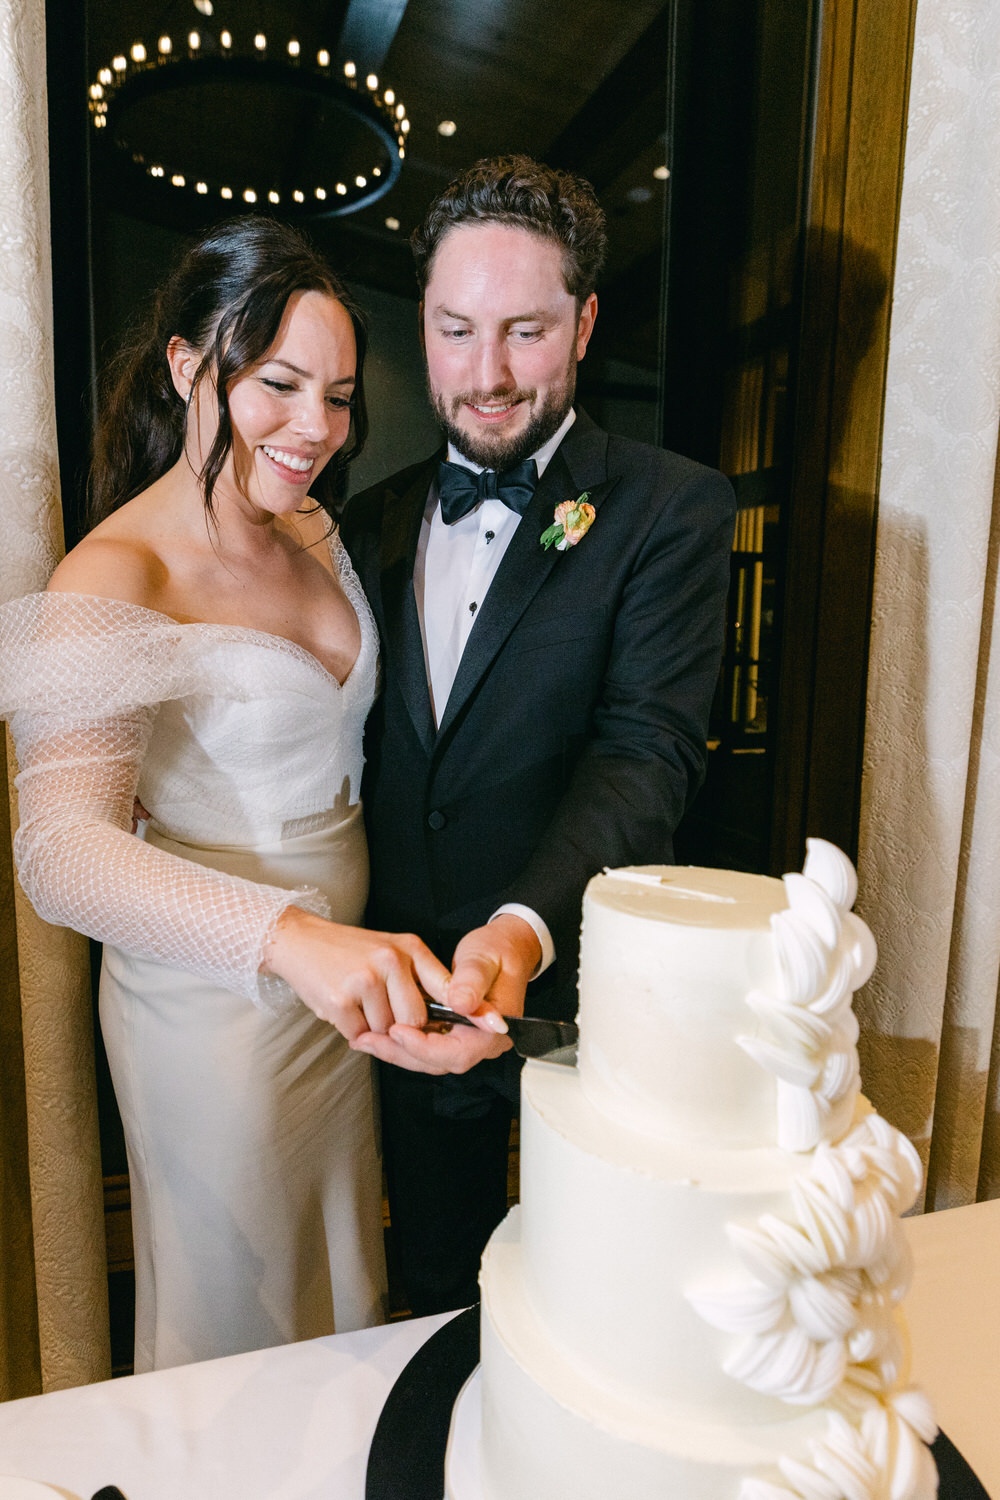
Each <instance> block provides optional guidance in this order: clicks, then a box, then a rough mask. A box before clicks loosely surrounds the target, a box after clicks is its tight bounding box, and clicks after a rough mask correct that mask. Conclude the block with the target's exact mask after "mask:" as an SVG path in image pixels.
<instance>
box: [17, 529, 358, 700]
mask: <svg viewBox="0 0 1000 1500" xmlns="http://www.w3.org/2000/svg"><path fill="white" fill-rule="evenodd" d="M337 535H338V534H337V533H336V532H331V533H330V541H329V546H330V555H331V557H332V558H333V561H334V563H335V565H336V567H337V578H338V580H339V582H340V583H341V584H343V581H344V570H343V568H342V566H341V562H340V558H339V557H338V556H337V554H336V553H335V552H334V549H333V539H334V537H337ZM338 541H339V537H338ZM340 549H341V552H342V554H343V556H344V557H346V556H347V553H346V549H345V548H344V545H343V543H342V542H341V543H340ZM344 595H345V598H346V599H347V602H348V604H350V606H351V608H352V609H353V610H354V614H355V618H356V619H357V622H358V626H359V628H360V630H361V645H360V646H359V647H358V654H357V656H356V657H355V658H354V660H353V662H352V663H351V667H350V671H349V672H348V674H347V676H346V677H345V678H344V679H343V680H341V679H340V678H339V677H338V676H337V675H336V673H334V672H331V671H330V669H329V668H328V667H325V666H324V665H323V663H322V662H321V661H320V659H319V657H318V656H317V655H316V653H315V652H314V651H310V650H309V648H308V646H303V645H302V643H301V642H300V641H293V640H292V638H291V636H287V635H279V634H278V633H277V632H276V631H272V630H258V629H257V628H256V626H254V625H230V624H227V623H226V622H225V621H223V620H175V619H174V617H173V615H168V614H166V613H165V612H164V611H163V610H160V609H151V608H150V606H149V605H148V604H135V603H133V602H132V601H131V600H129V599H115V598H114V597H113V596H112V595H109V594H81V593H78V592H76V591H75V590H72V589H58V590H56V591H55V592H54V593H49V592H48V591H47V590H43V591H42V593H41V594H40V595H39V597H40V598H43V599H60V598H61V599H93V600H95V601H97V602H99V603H101V604H115V605H117V606H118V607H119V609H130V610H135V612H136V613H137V614H142V615H151V616H152V617H153V618H154V619H156V620H164V621H166V622H167V623H168V624H170V625H172V626H173V627H174V629H175V630H199V631H202V632H205V631H212V630H219V631H224V632H225V633H226V634H227V635H228V636H234V635H235V636H241V637H247V638H248V639H250V640H253V639H255V638H256V639H257V640H259V641H261V642H280V644H281V646H282V647H284V648H286V649H287V650H289V651H290V652H291V653H292V654H293V655H299V656H300V657H301V658H302V659H303V660H304V661H306V662H308V663H310V664H311V665H312V666H314V667H315V668H316V670H317V671H318V672H320V673H322V675H323V676H324V677H325V678H327V679H328V680H329V681H330V682H332V683H333V684H334V686H335V687H337V688H340V689H341V690H343V689H344V688H346V687H347V684H348V683H349V682H350V681H351V679H352V677H353V676H354V675H355V671H356V669H357V665H358V662H359V661H360V660H361V658H362V656H363V655H364V651H365V627H364V622H363V620H362V618H361V613H360V611H359V609H358V607H357V604H356V603H355V601H354V600H353V599H352V598H351V596H350V594H349V593H348V591H347V590H346V589H345V590H344ZM272 649H273V648H272Z"/></svg>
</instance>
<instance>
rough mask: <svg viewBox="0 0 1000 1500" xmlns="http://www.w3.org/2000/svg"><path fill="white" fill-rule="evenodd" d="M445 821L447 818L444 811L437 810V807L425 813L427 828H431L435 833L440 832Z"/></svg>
mask: <svg viewBox="0 0 1000 1500" xmlns="http://www.w3.org/2000/svg"><path fill="white" fill-rule="evenodd" d="M447 821H448V819H447V818H446V817H445V815H444V813H443V812H438V810H437V808H435V809H434V811H433V812H432V813H428V814H427V826H428V828H433V830H434V832H435V833H440V832H441V829H442V828H443V827H444V826H445V824H446V823H447Z"/></svg>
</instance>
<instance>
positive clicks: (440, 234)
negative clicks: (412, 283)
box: [410, 155, 608, 304]
mask: <svg viewBox="0 0 1000 1500" xmlns="http://www.w3.org/2000/svg"><path fill="white" fill-rule="evenodd" d="M479 223H492V224H511V225H513V226H514V227H515V228H519V229H527V230H530V232H531V233H532V234H537V235H540V236H541V237H542V238H543V239H547V240H552V241H554V243H555V244H557V245H559V246H560V248H561V250H562V258H563V280H564V281H565V283H566V290H567V291H568V292H569V294H570V295H571V296H572V297H575V298H576V300H577V303H578V304H579V303H583V302H584V301H586V299H587V298H588V297H589V296H590V294H591V292H592V291H593V290H594V287H595V285H596V283H597V278H598V277H599V276H600V274H601V269H602V267H603V265H604V260H605V256H606V255H607V249H608V237H607V230H606V223H607V221H606V219H605V215H604V210H603V209H602V207H601V205H600V204H599V203H598V201H597V194H596V193H595V192H594V189H593V188H592V187H591V185H590V183H589V182H588V181H587V180H586V178H585V177H577V176H576V175H575V174H574V173H572V172H560V171H558V170H556V169H555V168H553V167H546V166H543V165H542V163H541V162H537V161H534V160H533V159H532V158H531V157H530V156H520V155H518V156H488V157H484V158H483V159H482V160H481V161H477V162H476V163H475V165H474V166H471V167H468V168H467V169H466V170H465V171H464V172H462V173H461V174H460V175H459V176H458V177H456V178H455V179H454V180H453V181H452V182H450V183H449V184H448V186H447V187H446V188H445V190H444V192H443V193H441V194H439V196H438V197H437V198H435V199H434V202H433V203H432V204H431V206H430V208H429V209H428V210H427V215H426V217H425V219H424V222H423V223H422V224H421V225H420V227H419V229H415V230H414V232H413V234H412V235H411V237H410V244H411V245H412V247H413V257H414V260H415V261H416V265H417V280H418V282H419V283H420V290H421V292H423V291H424V288H425V287H426V285H427V282H428V280H429V278H430V274H431V268H432V266H433V264H434V256H435V254H436V252H437V249H438V246H439V245H440V243H441V241H442V239H443V238H444V236H445V235H446V234H447V233H448V231H449V230H450V229H454V228H456V227H457V226H458V225H460V224H479Z"/></svg>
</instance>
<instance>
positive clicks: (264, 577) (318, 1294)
mask: <svg viewBox="0 0 1000 1500" xmlns="http://www.w3.org/2000/svg"><path fill="white" fill-rule="evenodd" d="M364 344H365V338H364V329H363V325H362V323H361V320H360V317H359V314H358V312H357V310H356V309H355V307H354V305H353V303H352V302H351V300H350V298H349V297H348V295H347V294H346V293H345V291H344V289H343V288H342V287H341V285H340V284H339V282H338V281H337V280H336V278H335V277H334V276H333V275H332V273H331V271H330V269H329V267H328V266H327V265H326V262H325V261H324V260H323V259H322V258H321V257H320V256H319V255H318V254H317V253H316V252H315V251H314V250H313V249H312V248H311V247H310V246H309V245H308V243H307V242H306V241H304V240H303V239H302V238H301V237H300V236H299V235H298V234H296V233H295V232H294V231H292V230H290V229H288V228H287V227H285V226H283V225H280V224H277V223H274V222H270V221H267V220H263V219H244V220H232V221H230V222H229V223H227V224H224V225H223V226H221V227H220V228H217V229H215V230H214V231H212V232H211V233H210V234H209V235H208V236H207V237H206V238H205V239H204V240H203V241H202V242H201V243H200V244H198V245H196V246H195V247H194V248H193V249H192V250H191V251H190V252H189V253H188V254H187V256H186V257H185V259H184V261H183V262H182V263H181V265H180V266H179V267H178V269H177V271H176V272H175V273H174V275H173V276H172V277H171V279H170V280H169V282H168V283H167V284H166V286H165V287H164V288H163V290H162V292H161V294H160V296H159V298H158V300H157V304H156V308H155V311H154V314H153V316H152V318H151V319H150V321H149V323H148V325H147V328H146V330H145V334H144V337H143V338H142V340H141V343H139V344H137V345H136V347H135V348H134V349H133V350H132V351H131V352H130V353H129V354H128V355H127V356H126V357H125V358H124V359H123V360H122V361H121V362H120V363H119V366H118V370H117V377H116V379H115V380H114V382H113V386H112V389H111V393H110V397H109V399H108V401H107V403H106V405H105V408H104V412H103V417H102V421H101V426H100V430H99V434H98V440H97V447H96V459H95V466H94V478H93V499H94V501H95V504H96V507H97V510H98V513H99V514H100V515H101V516H102V517H103V519H101V520H100V522H99V524H98V525H97V526H96V527H95V529H94V530H93V531H91V532H90V534H89V535H88V536H87V537H86V538H85V539H84V540H83V541H82V542H81V543H80V544H79V546H77V547H76V548H75V549H74V550H73V551H72V552H71V553H70V554H69V555H68V556H67V557H66V558H65V559H64V560H63V562H62V563H61V564H60V565H59V567H58V568H57V569H56V571H55V573H54V574H53V576H52V580H51V582H50V584H49V588H48V592H47V593H45V594H41V595H32V596H29V597H28V598H26V599H22V600H18V601H15V602H14V603H13V604H11V605H8V606H7V607H6V608H5V609H4V610H2V611H0V644H2V661H3V665H2V667H0V713H3V714H4V715H5V716H8V717H11V719H12V729H13V732H14V736H15V742H16V746H17V753H18V759H19V763H20V776H19V778H18V791H19V797H20V830H19V833H18V836H17V840H16V846H15V853H16V858H17V861H18V869H19V874H20V878H21V882H22V884H23V886H24V889H25V890H26V892H27V893H28V895H29V896H30V898H31V900H32V901H33V902H34V904H35V906H36V908H37V909H38V911H39V912H40V914H41V915H42V916H43V917H45V918H46V919H47V920H48V921H50V922H56V923H60V924H63V925H66V926H72V927H75V928H77V929H78V930H80V931H82V932H85V933H87V934H89V935H90V936H91V937H94V938H97V939H99V940H100V941H102V942H103V943H104V962H103V968H102V974H101V986H100V1014H101V1025H102V1029H103V1032H104V1037H105V1042H106V1046H107V1051H108V1056H109V1059H110V1063H111V1070H112V1076H113V1080H114V1086H115V1092H116V1095H117V1098H118V1103H119V1107H120V1110H121V1114H122V1119H123V1122H124V1126H125V1135H126V1143H127V1148H128V1159H129V1172H130V1178H131V1190H132V1214H133V1225H134V1233H135V1260H136V1359H135V1368H136V1370H137V1371H142V1370H149V1369H155V1368H162V1367H164V1366H169V1365H175V1364H181V1363H185V1362H187V1361H190V1360H196V1359H206V1358H211V1357H214V1356H217V1355H223V1354H231V1353H235V1352H238V1351H241V1350H246V1349H254V1348H262V1347H266V1346H268V1345H271V1344H276V1343H280V1342H285V1341H287V1340H291V1339H298V1338H308V1337H312V1336H315V1335H318V1334H323V1333H331V1332H333V1331H334V1329H337V1330H340V1331H343V1330H345V1329H351V1328H358V1327H363V1326H366V1325H369V1324H372V1323H375V1322H378V1321H380V1318H381V1312H382V1299H383V1290H384V1267H383V1261H382V1224H381V1189H380V1182H381V1178H380V1166H379V1157H378V1151H377V1147H376V1136H375V1124H374V1110H375V1105H374V1100H373V1095H372V1079H371V1074H370V1059H369V1058H368V1057H367V1056H365V1055H364V1054H363V1053H361V1052H360V1051H355V1050H352V1047H351V1045H350V1044H351V1043H352V1042H354V1041H355V1040H357V1038H359V1037H360V1036H363V1035H365V1034H367V1033H370V1032H372V1031H380V1032H384V1031H386V1030H387V1029H388V1027H389V1026H390V1025H391V1024H393V1023H394V1022H405V1023H408V1024H412V1025H420V1024H421V1022H422V1021H423V1020H424V1019H425V1015H426V1013H425V1011H424V1006H423V999H422V992H426V993H428V994H430V995H432V996H433V997H435V998H436V999H443V998H444V987H445V984H446V982H447V972H446V970H445V969H444V968H443V966H442V965H441V964H440V963H439V962H438V961H437V959H436V958H434V956H433V955H432V954H431V953H430V951H429V950H428V949H427V948H425V947H424V945H423V944H422V943H421V942H420V941H419V940H418V939H416V938H414V937H409V936H397V935H388V934H384V933H374V932H366V931H364V930H363V929H362V928H360V926H359V925H358V924H359V923H360V922H361V920H362V917H363V914H364V908H365V899H366V893H367V882H368V866H367V853H366V847H365V838H364V829H363V823H362V816H361V807H360V803H359V800H358V798H359V787H360V779H361V768H362V751H361V737H362V729H363V726H364V721H365V716H366V714H367V712H368V709H369V707H370V705H371V702H372V698H373V696H374V693H375V688H376V668H377V641H376V635H375V627H374V623H373V620H372V616H371V613H370V611H369V609H368V606H367V604H366V602H365V599H364V597H363V595H362V593H361V589H360V586H359V584H358V582H357V579H356V577H355V576H354V573H353V571H352V569H351V565H350V563H349V561H348V559H347V556H346V553H345V552H344V549H343V547H342V546H341V543H340V540H339V538H338V536H337V533H336V531H335V530H334V529H333V525H332V522H331V520H330V517H329V514H328V509H327V507H329V506H330V504H331V503H332V497H333V495H334V493H335V492H336V489H337V482H338V478H339V477H340V476H341V475H342V473H343V470H344V468H345V467H346V465H347V463H348V462H349V461H350V459H351V458H353V457H354V456H355V455H356V454H357V452H358V451H359V450H360V447H361V444H362V442H363V440H364V437H365V433H366V427H367V423H366V416H365V407H364V396H363V389H362V361H363V354H364ZM135 797H138V799H139V801H140V803H141V804H142V805H143V806H144V807H148V808H150V809H152V812H153V816H152V817H150V818H149V821H148V823H147V824H146V832H145V837H144V838H136V837H134V836H133V835H132V833H131V831H130V830H131V827H132V811H133V799H134V798H135Z"/></svg>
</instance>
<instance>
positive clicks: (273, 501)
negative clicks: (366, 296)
mask: <svg viewBox="0 0 1000 1500" xmlns="http://www.w3.org/2000/svg"><path fill="white" fill-rule="evenodd" d="M356 360H357V355H356V345H355V338H354V328H353V325H352V323H351V318H350V315H349V313H348V312H347V311H346V309H345V308H344V306H343V305H342V303H340V302H338V301H337V300H336V299H335V298H333V297H331V296H328V295H327V294H326V293H324V292H312V291H305V292H297V293H295V294H294V295H293V296H292V297H290V298H289V300H288V304H287V306H286V308H285V313H284V316H283V318H282V321H281V326H280V328H279V330H278V335H277V337H276V339H275V341H274V343H273V344H272V345H271V348H270V349H269V350H268V352H267V355H266V357H265V358H264V359H263V360H262V361H261V362H260V363H259V364H258V365H256V366H255V367H253V368H252V369H250V370H248V371H246V373H245V374H243V375H240V376H239V377H238V378H237V379H236V380H234V381H233V382H232V384H231V385H230V388H229V416H230V421H231V423H232V430H233V447H232V452H231V453H230V455H229V458H228V460H227V462H226V465H225V467H224V468H223V470H222V473H221V474H220V476H219V482H218V486H217V489H216V492H215V494H216V497H217V502H219V503H222V504H223V505H226V504H229V505H234V502H235V506H234V508H235V509H236V510H238V511H242V510H244V509H245V506H244V504H243V502H245V501H247V500H248V501H249V502H250V504H251V505H252V506H253V508H254V511H255V512H257V513H258V517H255V519H258V518H259V513H260V512H263V513H264V515H265V516H287V515H293V514H294V513H295V511H296V510H297V509H298V508H299V506H301V504H302V499H303V496H304V494H305V493H306V491H307V490H308V488H309V486H310V484H311V483H312V482H313V481H314V480H315V478H316V477H317V475H318V474H319V473H320V472H321V471H322V470H323V468H324V467H325V466H326V464H327V463H328V462H329V460H330V459H331V458H332V457H333V455H334V454H335V453H336V452H337V450H338V449H340V448H342V447H343V445H344V443H345V442H346V441H347V437H348V433H349V431H350V426H351V412H352V399H353V394H354V383H355V366H356ZM192 404H193V405H194V407H195V411H194V412H193V414H192V418H189V422H188V452H189V457H190V459H191V462H192V464H193V465H195V466H196V467H200V465H201V464H202V463H203V462H204V459H205V456H206V454H207V453H208V450H209V448H210V447H211V445H212V442H213V441H214V438H215V434H216V430H217V427H218V407H217V405H216V397H215V391H214V388H213V386H212V385H211V383H210V382H208V381H205V382H200V383H199V384H198V385H197V386H196V388H195V396H194V402H193V403H192Z"/></svg>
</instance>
